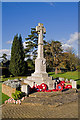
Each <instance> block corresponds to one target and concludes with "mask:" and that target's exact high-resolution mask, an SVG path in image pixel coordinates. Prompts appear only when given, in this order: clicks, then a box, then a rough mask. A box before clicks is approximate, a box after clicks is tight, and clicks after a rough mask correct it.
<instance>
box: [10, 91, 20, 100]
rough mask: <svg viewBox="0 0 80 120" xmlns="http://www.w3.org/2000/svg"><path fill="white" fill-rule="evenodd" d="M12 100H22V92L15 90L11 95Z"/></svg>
mask: <svg viewBox="0 0 80 120" xmlns="http://www.w3.org/2000/svg"><path fill="white" fill-rule="evenodd" d="M12 98H14V99H15V100H18V99H21V98H22V92H21V91H18V90H16V91H15V93H12Z"/></svg>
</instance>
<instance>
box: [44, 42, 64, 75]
mask: <svg viewBox="0 0 80 120" xmlns="http://www.w3.org/2000/svg"><path fill="white" fill-rule="evenodd" d="M62 52H63V49H62V45H61V43H60V42H59V41H51V43H47V45H45V46H44V55H45V58H46V61H47V67H49V66H50V67H52V68H53V67H55V73H56V74H57V68H58V67H59V65H60V63H61V61H62Z"/></svg>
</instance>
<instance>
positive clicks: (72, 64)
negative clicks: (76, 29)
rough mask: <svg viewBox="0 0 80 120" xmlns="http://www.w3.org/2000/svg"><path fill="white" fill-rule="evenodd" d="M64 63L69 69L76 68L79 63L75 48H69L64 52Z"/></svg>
mask: <svg viewBox="0 0 80 120" xmlns="http://www.w3.org/2000/svg"><path fill="white" fill-rule="evenodd" d="M63 64H64V66H65V68H67V69H68V70H75V69H76V67H77V65H78V59H77V57H76V56H75V53H74V49H73V48H67V49H66V52H64V53H63Z"/></svg>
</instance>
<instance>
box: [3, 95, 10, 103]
mask: <svg viewBox="0 0 80 120" xmlns="http://www.w3.org/2000/svg"><path fill="white" fill-rule="evenodd" d="M9 98H10V97H9V96H7V95H5V94H4V93H2V104H3V103H4V101H5V100H8V99H9Z"/></svg>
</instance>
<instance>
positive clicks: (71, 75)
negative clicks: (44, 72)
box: [48, 71, 80, 89]
mask: <svg viewBox="0 0 80 120" xmlns="http://www.w3.org/2000/svg"><path fill="white" fill-rule="evenodd" d="M48 74H49V75H50V76H52V77H53V78H56V77H62V78H64V79H66V78H67V79H68V80H70V79H73V80H75V81H77V88H78V89H80V77H79V75H80V72H78V71H73V72H71V71H70V72H65V73H58V74H56V75H55V73H54V72H49V73H48Z"/></svg>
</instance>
